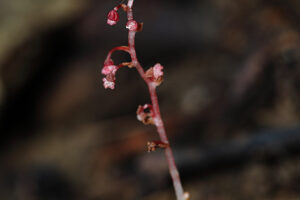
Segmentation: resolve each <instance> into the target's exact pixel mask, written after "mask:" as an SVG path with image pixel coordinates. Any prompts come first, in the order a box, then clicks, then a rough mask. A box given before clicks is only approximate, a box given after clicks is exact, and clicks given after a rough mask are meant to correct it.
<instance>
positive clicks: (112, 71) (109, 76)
mask: <svg viewBox="0 0 300 200" xmlns="http://www.w3.org/2000/svg"><path fill="white" fill-rule="evenodd" d="M117 70H118V67H117V66H116V65H114V63H113V61H112V60H111V59H110V60H108V61H106V62H105V63H104V66H103V68H102V70H101V73H102V74H103V75H105V77H104V78H103V79H102V81H103V86H104V88H105V89H107V88H110V89H112V90H113V89H115V80H116V72H117Z"/></svg>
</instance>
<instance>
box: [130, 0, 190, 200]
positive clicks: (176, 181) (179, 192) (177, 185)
mask: <svg viewBox="0 0 300 200" xmlns="http://www.w3.org/2000/svg"><path fill="white" fill-rule="evenodd" d="M133 2H134V0H128V4H127V6H128V8H129V9H128V11H127V18H128V20H132V19H133V13H132V5H133ZM135 34H136V32H135V31H130V30H129V33H128V46H129V53H130V56H131V60H132V64H133V66H135V67H136V69H137V71H138V72H139V74H140V76H141V77H142V78H143V80H144V81H145V82H146V84H147V86H148V90H149V93H150V98H151V102H152V106H153V114H154V124H155V126H156V128H157V132H158V134H159V137H160V139H161V141H162V142H164V143H166V144H169V140H168V137H167V134H166V131H165V128H164V123H163V121H162V118H161V114H160V109H159V104H158V99H157V94H156V89H155V88H156V86H155V85H154V84H153V82H151V81H150V80H149V79H148V78H147V77H146V76H145V72H144V69H143V67H142V66H141V65H140V63H139V61H138V59H137V56H136V50H135ZM165 156H166V159H167V162H168V166H169V172H170V175H171V177H172V181H173V185H174V189H175V193H176V197H177V200H185V197H184V190H183V187H182V184H181V181H180V177H179V173H178V170H177V167H176V164H175V160H174V156H173V152H172V149H171V147H170V145H168V147H167V148H165Z"/></svg>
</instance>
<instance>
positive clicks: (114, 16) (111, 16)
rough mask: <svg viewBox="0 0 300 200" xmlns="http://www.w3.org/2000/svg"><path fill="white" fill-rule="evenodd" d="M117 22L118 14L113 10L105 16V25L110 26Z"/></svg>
mask: <svg viewBox="0 0 300 200" xmlns="http://www.w3.org/2000/svg"><path fill="white" fill-rule="evenodd" d="M118 21H119V14H118V12H117V11H116V10H115V9H113V10H111V11H110V12H109V13H108V15H107V23H108V24H109V25H111V26H113V25H115V24H116V23H117V22H118Z"/></svg>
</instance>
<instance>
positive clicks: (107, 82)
mask: <svg viewBox="0 0 300 200" xmlns="http://www.w3.org/2000/svg"><path fill="white" fill-rule="evenodd" d="M102 81H103V86H104V88H105V89H107V88H110V89H112V90H113V89H115V82H114V81H112V80H108V79H107V78H103V79H102Z"/></svg>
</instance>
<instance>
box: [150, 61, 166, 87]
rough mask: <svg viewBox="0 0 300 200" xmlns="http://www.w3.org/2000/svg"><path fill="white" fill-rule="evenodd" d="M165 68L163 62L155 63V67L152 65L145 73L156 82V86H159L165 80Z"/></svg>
mask: <svg viewBox="0 0 300 200" xmlns="http://www.w3.org/2000/svg"><path fill="white" fill-rule="evenodd" d="M163 69H164V67H163V66H162V65H161V64H159V63H157V64H155V65H154V67H150V68H149V69H148V70H147V71H146V73H145V75H146V77H147V78H148V79H149V80H150V81H152V82H153V83H154V84H155V86H159V85H160V84H161V83H162V81H163V75H164V72H163V71H162V70H163Z"/></svg>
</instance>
